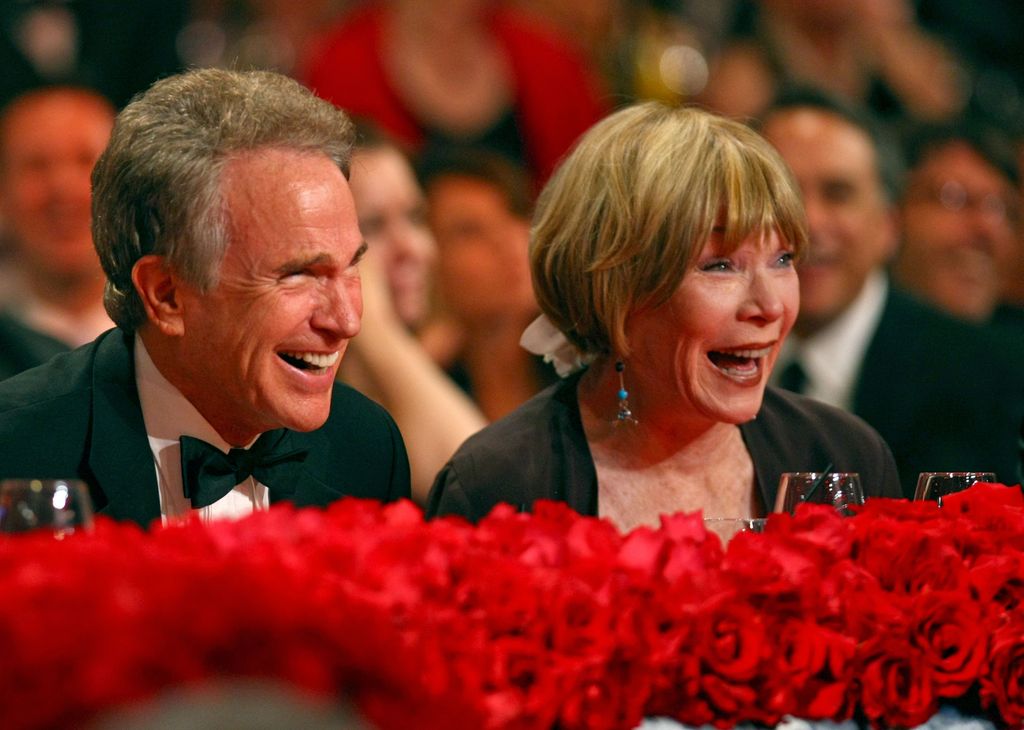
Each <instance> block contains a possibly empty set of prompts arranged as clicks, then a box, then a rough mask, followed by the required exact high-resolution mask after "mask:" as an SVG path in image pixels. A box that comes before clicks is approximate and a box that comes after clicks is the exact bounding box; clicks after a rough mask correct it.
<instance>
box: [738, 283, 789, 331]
mask: <svg viewBox="0 0 1024 730" xmlns="http://www.w3.org/2000/svg"><path fill="white" fill-rule="evenodd" d="M772 273H773V272H760V271H759V272H756V273H755V274H754V276H753V277H752V279H751V280H750V288H749V292H748V297H747V304H746V307H745V314H746V316H747V318H750V319H761V320H764V321H765V322H774V321H775V320H777V319H779V318H780V317H782V315H783V313H784V311H785V307H784V303H783V297H782V292H781V287H782V286H783V282H781V281H779V280H778V279H779V277H778V276H773V275H772Z"/></svg>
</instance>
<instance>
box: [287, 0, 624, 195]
mask: <svg viewBox="0 0 1024 730" xmlns="http://www.w3.org/2000/svg"><path fill="white" fill-rule="evenodd" d="M353 69H358V72H357V73H356V72H353ZM302 75H303V77H304V80H305V81H306V82H307V83H308V84H309V85H310V87H311V88H312V89H313V90H314V91H315V92H316V93H318V94H319V95H321V96H322V97H324V98H325V99H328V100H330V101H332V102H334V103H335V104H337V105H338V106H340V107H342V108H343V109H346V110H347V111H349V112H350V113H352V114H353V115H355V116H362V117H367V118H369V119H372V120H373V121H375V122H376V123H377V124H379V125H380V126H381V127H382V128H383V129H385V130H386V131H388V132H389V133H390V134H391V135H393V136H394V137H395V138H396V139H397V140H399V141H400V142H401V143H402V144H404V145H407V146H408V147H409V148H411V149H416V150H418V149H421V148H423V147H430V146H433V145H447V144H451V143H453V142H455V143H460V144H467V143H472V144H476V145H480V146H484V147H488V148H490V149H493V150H496V151H498V152H500V153H502V154H505V155H506V156H509V157H511V158H512V159H515V160H518V161H520V162H522V163H524V164H525V165H526V166H527V167H528V169H529V170H530V171H531V173H532V175H533V176H534V178H535V179H536V180H537V181H538V182H539V181H542V180H543V179H544V178H546V177H547V175H548V174H549V173H550V172H551V170H552V169H553V168H554V166H555V164H556V162H557V161H558V159H559V158H560V157H561V156H562V155H563V154H564V153H565V152H566V151H567V150H568V149H569V147H570V146H571V145H572V143H573V141H574V140H575V139H576V138H577V137H578V136H579V135H580V133H582V132H583V131H584V130H585V129H587V127H589V126H590V125H591V124H592V123H594V122H595V121H597V120H598V119H599V118H600V117H601V116H602V114H603V113H604V112H605V111H606V105H605V101H604V99H603V97H602V96H601V92H600V91H599V82H598V81H597V77H596V76H595V75H594V73H592V72H591V70H590V69H588V68H587V67H586V65H585V64H584V62H583V61H582V59H581V58H580V57H579V56H578V55H577V54H576V53H575V49H573V48H571V47H570V46H569V45H568V44H567V43H565V42H564V41H563V40H561V39H560V38H559V37H558V36H556V35H554V34H553V33H552V32H550V31H548V30H547V29H545V28H543V27H542V26H539V25H535V24H534V23H532V22H530V21H529V20H527V19H526V18H525V17H523V16H521V15H520V14H518V13H516V12H515V11H514V10H511V9H508V8H506V7H504V5H503V4H502V3H499V2H495V0H435V1H434V2H429V3H426V2H421V0H385V1H383V2H372V3H366V4H365V6H364V7H361V8H358V9H357V10H355V11H354V12H353V13H351V14H349V15H347V16H346V17H345V18H343V19H342V21H341V22H340V23H339V24H338V25H337V26H336V27H334V28H333V29H331V30H330V31H329V33H328V35H327V36H326V37H325V39H324V40H323V42H322V44H320V45H318V46H317V47H316V51H315V53H314V54H313V56H312V57H311V58H310V59H308V62H307V63H306V65H305V71H304V73H303V74H302Z"/></svg>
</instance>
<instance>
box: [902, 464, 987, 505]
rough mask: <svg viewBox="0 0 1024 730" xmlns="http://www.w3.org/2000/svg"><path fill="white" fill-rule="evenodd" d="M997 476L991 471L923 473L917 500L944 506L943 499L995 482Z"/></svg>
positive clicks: (918, 485)
mask: <svg viewBox="0 0 1024 730" xmlns="http://www.w3.org/2000/svg"><path fill="white" fill-rule="evenodd" d="M995 480H996V475H995V474H993V473H992V472H989V471H923V472H921V475H920V476H919V477H918V478H917V489H915V490H914V499H915V500H924V499H929V500H931V501H933V502H938V504H939V506H940V507H941V506H942V498H943V497H945V496H948V495H950V494H953V493H954V492H962V491H964V490H965V489H967V488H968V487H970V486H972V485H974V484H976V483H977V482H995Z"/></svg>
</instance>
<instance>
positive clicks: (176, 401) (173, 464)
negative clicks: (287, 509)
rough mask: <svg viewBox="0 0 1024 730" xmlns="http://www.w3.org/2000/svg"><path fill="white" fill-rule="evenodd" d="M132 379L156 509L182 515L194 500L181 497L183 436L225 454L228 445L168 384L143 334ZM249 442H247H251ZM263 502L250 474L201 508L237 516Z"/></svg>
mask: <svg viewBox="0 0 1024 730" xmlns="http://www.w3.org/2000/svg"><path fill="white" fill-rule="evenodd" d="M135 382H136V385H137V386H138V391H139V404H140V405H141V406H142V418H143V420H144V421H145V423H146V435H147V436H148V437H149V448H150V450H151V451H152V452H153V463H154V465H155V468H156V475H157V485H158V487H159V490H160V513H161V515H162V517H163V519H164V522H165V523H166V522H168V521H169V520H174V519H180V518H186V517H188V516H189V515H190V514H191V513H192V505H191V503H190V502H189V500H188V499H186V497H185V492H184V489H183V488H182V481H181V445H180V443H179V442H178V439H179V438H180V437H181V436H182V435H186V436H192V437H194V438H198V439H202V440H203V441H206V442H207V443H208V444H210V445H212V446H216V447H217V448H218V449H220V450H221V451H223V452H224V453H227V452H228V451H229V450H230V449H231V445H230V444H229V443H228V442H227V441H225V440H224V438H223V437H221V435H220V434H219V433H217V430H216V429H215V428H214V427H213V426H211V425H210V422H209V421H207V420H206V419H205V418H204V417H203V416H202V414H201V413H200V412H199V411H198V410H197V409H196V407H195V406H194V405H192V403H191V401H189V400H188V398H186V397H185V396H184V395H182V393H181V391H180V390H178V389H177V388H176V387H174V386H173V385H171V383H170V381H168V380H167V378H165V377H164V375H163V373H161V372H160V370H159V369H158V368H157V366H156V363H154V362H153V359H152V358H151V357H150V355H149V353H148V352H147V351H146V346H145V345H144V344H143V342H142V338H141V337H138V336H136V337H135ZM250 446H251V444H250ZM266 506H267V490H266V488H265V487H264V486H263V485H262V484H260V483H259V482H257V481H255V480H254V479H249V480H246V481H245V482H242V483H241V484H240V485H238V486H237V487H235V489H234V490H232V491H231V492H230V493H228V495H227V496H225V497H224V498H222V499H221V500H219V501H218V502H216V503H215V504H212V505H210V506H209V507H204V508H203V509H202V510H200V512H201V514H200V517H201V518H202V519H203V520H204V521H208V520H211V519H219V518H223V517H229V518H230V517H241V516H244V515H246V514H249V513H251V512H252V511H253V510H254V509H259V508H261V507H266Z"/></svg>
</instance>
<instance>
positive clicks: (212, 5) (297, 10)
mask: <svg viewBox="0 0 1024 730" xmlns="http://www.w3.org/2000/svg"><path fill="white" fill-rule="evenodd" d="M358 2H359V0H303V1H302V2H294V0H192V8H193V9H192V15H191V18H190V20H189V23H188V24H187V25H186V26H185V27H184V28H183V29H182V32H181V36H180V41H179V43H178V46H179V48H180V51H181V55H182V60H183V61H184V62H185V63H186V65H189V66H234V67H236V68H249V67H253V68H262V69H268V70H272V71H278V72H280V73H284V74H289V75H295V74H296V72H297V68H296V67H297V64H298V63H299V60H300V58H301V57H302V55H303V54H305V53H308V52H309V49H310V47H311V44H312V43H314V42H315V39H316V38H317V37H318V36H319V35H320V34H321V33H322V32H323V28H324V27H325V26H326V25H328V24H330V23H333V22H334V21H335V20H336V19H337V18H338V16H339V15H340V14H341V13H342V12H344V11H346V10H348V9H350V8H351V6H353V5H355V4H357V3H358Z"/></svg>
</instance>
